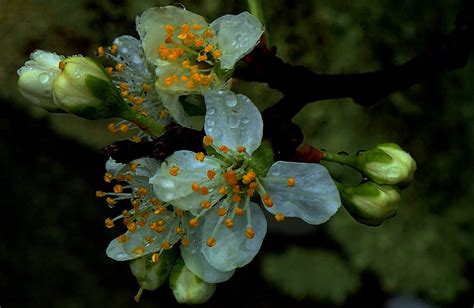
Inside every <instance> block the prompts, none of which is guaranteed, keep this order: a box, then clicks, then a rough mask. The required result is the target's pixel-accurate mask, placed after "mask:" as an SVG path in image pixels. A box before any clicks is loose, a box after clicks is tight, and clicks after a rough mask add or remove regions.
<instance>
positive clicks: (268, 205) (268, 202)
mask: <svg viewBox="0 0 474 308" xmlns="http://www.w3.org/2000/svg"><path fill="white" fill-rule="evenodd" d="M263 203H265V205H266V206H267V207H272V206H273V200H272V199H267V200H263Z"/></svg>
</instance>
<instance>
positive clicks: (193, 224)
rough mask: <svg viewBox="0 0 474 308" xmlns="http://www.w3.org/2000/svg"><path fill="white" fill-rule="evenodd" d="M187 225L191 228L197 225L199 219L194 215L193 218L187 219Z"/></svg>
mask: <svg viewBox="0 0 474 308" xmlns="http://www.w3.org/2000/svg"><path fill="white" fill-rule="evenodd" d="M188 223H189V225H190V226H191V227H193V228H195V227H197V226H198V225H199V220H198V219H197V217H194V218H191V219H190V220H189V221H188Z"/></svg>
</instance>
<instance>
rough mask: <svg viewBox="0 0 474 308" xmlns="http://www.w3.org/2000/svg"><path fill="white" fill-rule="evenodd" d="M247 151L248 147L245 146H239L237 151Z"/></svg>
mask: <svg viewBox="0 0 474 308" xmlns="http://www.w3.org/2000/svg"><path fill="white" fill-rule="evenodd" d="M246 151H247V149H246V148H245V147H243V146H240V147H237V152H239V153H244V152H246Z"/></svg>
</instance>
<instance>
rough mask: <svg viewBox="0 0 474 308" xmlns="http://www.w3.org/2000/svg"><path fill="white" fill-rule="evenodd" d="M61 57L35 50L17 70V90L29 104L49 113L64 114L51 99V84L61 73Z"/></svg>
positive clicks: (62, 58)
mask: <svg viewBox="0 0 474 308" xmlns="http://www.w3.org/2000/svg"><path fill="white" fill-rule="evenodd" d="M62 60H64V57H63V56H60V55H57V54H55V53H53V52H47V51H44V50H36V51H35V52H33V53H32V54H31V55H30V60H29V61H27V62H26V63H25V65H24V66H22V67H21V68H20V69H19V70H18V72H17V73H18V75H19V79H18V89H19V91H20V93H21V94H22V95H23V96H24V97H25V98H26V99H27V100H28V101H29V102H30V103H33V104H35V105H37V106H39V107H41V108H43V109H46V110H47V111H50V112H64V110H63V109H61V108H60V107H59V106H58V105H56V103H55V102H54V99H53V83H54V81H55V80H56V78H57V76H58V75H59V74H60V73H61V70H60V69H59V62H61V61H62Z"/></svg>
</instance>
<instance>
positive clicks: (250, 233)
mask: <svg viewBox="0 0 474 308" xmlns="http://www.w3.org/2000/svg"><path fill="white" fill-rule="evenodd" d="M254 236H255V231H254V230H253V229H252V228H247V229H245V237H246V238H248V239H253V237H254Z"/></svg>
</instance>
